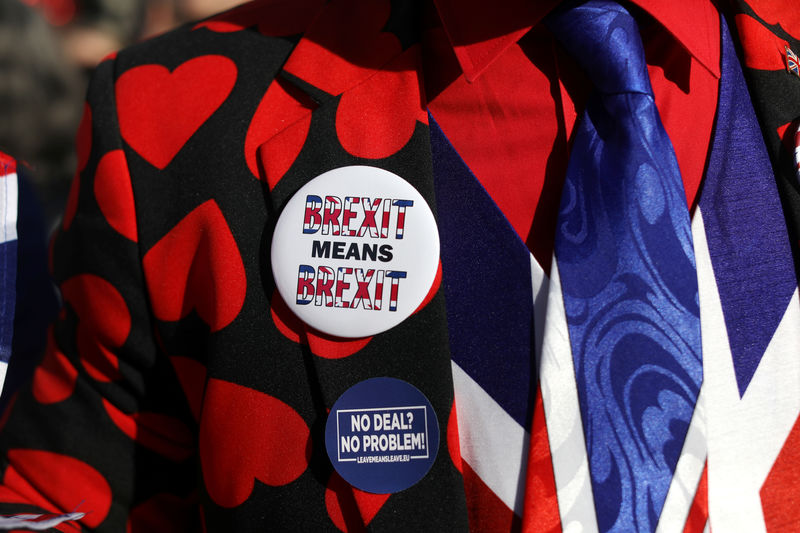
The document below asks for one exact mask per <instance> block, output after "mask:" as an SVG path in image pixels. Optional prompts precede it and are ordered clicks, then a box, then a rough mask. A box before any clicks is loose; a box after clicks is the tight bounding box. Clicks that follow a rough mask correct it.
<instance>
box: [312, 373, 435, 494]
mask: <svg viewBox="0 0 800 533" xmlns="http://www.w3.org/2000/svg"><path fill="white" fill-rule="evenodd" d="M325 449H326V451H327V452H328V457H329V458H330V460H331V464H332V465H333V467H334V468H335V469H336V471H337V472H338V473H339V475H341V476H342V477H343V478H344V479H345V480H346V481H347V482H348V483H350V484H351V485H353V486H354V487H357V488H359V489H361V490H364V491H367V492H372V493H375V494H389V493H392V492H399V491H401V490H405V489H407V488H409V487H411V486H412V485H414V484H415V483H417V482H418V481H420V480H421V479H422V478H424V477H425V476H426V475H427V473H428V471H429V470H430V469H431V466H433V463H434V461H435V460H436V455H437V453H438V450H439V421H438V419H437V417H436V412H435V411H434V409H433V407H432V406H431V403H430V402H429V401H428V398H426V397H425V395H424V394H422V392H420V390H419V389H417V388H416V387H414V386H413V385H411V384H409V383H407V382H405V381H403V380H400V379H395V378H390V377H379V378H371V379H367V380H365V381H362V382H360V383H357V384H355V385H353V386H352V387H350V388H349V389H347V390H346V391H345V392H344V394H342V395H341V396H340V397H339V399H338V400H336V402H335V403H334V404H333V407H332V408H331V412H330V414H329V415H328V420H327V422H326V424H325Z"/></svg>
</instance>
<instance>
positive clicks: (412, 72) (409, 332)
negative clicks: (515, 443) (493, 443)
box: [258, 0, 468, 531]
mask: <svg viewBox="0 0 800 533" xmlns="http://www.w3.org/2000/svg"><path fill="white" fill-rule="evenodd" d="M406 4H407V5H406ZM413 4H414V3H413V2H407V3H401V5H390V3H389V2H388V1H385V2H382V1H378V0H347V1H339V0H334V1H333V2H330V3H328V4H327V5H326V6H325V7H324V8H323V10H322V11H321V12H320V14H319V15H318V16H317V17H316V19H315V22H314V23H312V25H311V27H310V28H309V29H308V30H307V32H306V33H305V34H304V36H303V37H302V38H301V40H300V41H299V42H298V44H297V46H296V47H295V49H294V51H293V52H292V54H291V55H290V57H289V58H288V60H287V61H286V63H285V65H284V67H283V69H282V71H281V72H280V74H279V76H278V77H277V79H276V80H275V81H274V82H273V84H272V86H271V87H270V88H269V90H268V92H267V95H266V96H265V99H264V101H262V104H261V107H260V109H259V112H264V113H269V114H271V122H272V123H273V124H282V125H284V126H283V127H282V128H281V129H279V130H278V131H276V133H275V134H274V135H272V136H271V137H270V138H269V139H268V140H267V141H266V142H264V143H263V144H261V145H260V146H259V147H258V164H259V172H260V174H261V178H262V179H263V180H264V181H265V183H266V184H267V186H268V187H267V189H268V193H267V194H268V196H269V201H270V205H271V208H272V210H273V212H272V214H271V218H272V219H273V220H275V219H276V218H277V217H278V216H279V215H280V212H281V210H282V208H283V207H284V205H285V204H286V202H287V201H288V200H289V198H291V197H292V195H293V194H295V192H296V191H297V190H298V189H299V188H300V187H302V186H303V185H304V184H306V183H307V182H308V181H309V180H311V179H313V178H315V177H317V176H319V175H320V174H322V173H324V172H326V171H329V170H332V169H335V168H339V167H344V166H348V165H369V166H374V167H378V168H381V169H384V170H388V171H390V172H392V173H394V174H396V175H398V176H400V177H402V178H403V179H405V180H406V181H408V182H409V183H410V184H411V185H413V186H414V187H415V188H416V189H417V190H418V191H419V192H420V194H421V195H422V196H423V197H424V198H425V200H426V201H427V202H428V205H429V206H430V207H431V209H432V210H433V211H434V213H435V196H434V187H433V170H432V161H431V148H430V135H429V129H428V119H427V112H426V103H425V101H424V92H423V91H422V89H421V88H422V86H423V85H422V74H421V70H422V63H421V48H420V45H419V44H418V43H417V42H415V41H414V39H413V38H412V36H413V35H415V33H416V28H415V24H414V22H415V21H414V16H413V15H414V10H415V6H414V5H413ZM387 28H391V31H387ZM439 279H440V277H439V276H437V281H436V283H435V284H434V287H433V288H432V290H431V294H430V295H429V297H428V298H427V299H426V301H425V302H424V303H423V305H422V306H420V309H419V310H418V311H417V312H416V313H415V314H413V315H412V316H411V317H409V318H408V319H407V320H405V321H404V322H403V323H401V324H400V325H398V326H396V327H394V328H392V329H391V330H389V331H387V332H385V333H382V334H379V335H376V336H374V337H372V338H367V339H355V340H352V339H350V340H343V339H337V338H333V337H330V336H326V335H324V334H322V333H319V332H316V331H315V330H313V329H312V328H310V327H309V326H307V325H305V324H302V323H300V321H299V320H298V319H297V318H296V317H295V316H294V315H293V314H292V313H291V312H290V311H288V309H287V308H286V305H285V304H284V303H283V302H281V301H279V300H280V299H279V297H277V298H276V296H273V299H272V301H273V310H272V312H273V315H277V320H278V321H279V322H281V323H282V326H283V327H285V328H287V329H289V330H291V331H293V332H294V334H295V336H296V337H297V339H298V348H297V349H298V351H299V352H300V353H301V354H302V357H303V358H304V361H305V363H306V367H307V369H308V372H309V374H310V376H311V382H312V383H316V384H318V387H319V390H318V391H312V393H313V394H314V395H315V396H318V403H319V404H320V405H319V408H320V409H326V410H327V409H330V408H331V406H332V405H333V403H334V402H335V401H336V400H337V398H338V397H339V396H340V395H341V394H342V393H343V392H344V391H345V390H347V389H348V388H349V387H351V386H353V385H355V384H356V383H359V382H361V381H363V380H365V379H368V378H372V377H379V376H389V377H393V378H397V379H401V380H404V381H406V382H408V383H410V384H412V385H414V386H415V387H416V388H418V389H419V390H420V391H421V392H422V393H423V394H424V395H425V396H426V397H427V398H428V399H429V400H430V402H431V404H432V405H433V408H434V410H435V411H436V414H437V418H438V423H439V428H440V446H439V450H438V456H437V459H436V461H435V463H434V465H433V467H432V468H431V471H430V472H429V473H428V474H427V476H426V477H425V478H423V479H422V480H421V481H420V482H419V483H417V484H416V485H414V486H412V487H411V488H409V489H407V490H405V491H402V492H401V493H398V494H396V495H394V496H392V497H385V496H376V495H366V493H361V492H360V491H356V492H355V493H353V492H352V489H351V488H350V487H349V486H346V484H343V483H341V484H339V483H338V482H337V483H334V482H333V480H334V479H335V478H337V475H336V474H333V477H332V478H331V481H330V482H329V490H330V487H331V486H332V485H337V486H339V487H342V486H344V488H343V489H340V490H344V491H345V492H346V493H347V494H349V496H342V495H341V494H340V501H341V498H342V497H345V499H350V500H351V501H354V502H355V504H356V507H357V508H358V509H359V512H360V514H361V519H362V520H363V522H364V523H365V524H366V523H369V522H370V520H373V519H374V520H375V521H376V523H375V527H378V525H377V522H378V521H381V520H384V519H385V520H387V524H389V525H391V524H392V522H391V520H396V519H397V518H396V517H398V516H403V517H417V518H415V519H414V520H420V521H421V522H420V524H419V527H420V528H421V529H431V528H433V529H437V527H435V524H439V523H441V528H439V529H442V530H445V529H446V530H451V531H458V530H467V529H468V528H467V522H466V506H465V500H464V490H463V481H462V479H461V476H460V474H459V472H458V470H457V469H456V467H455V466H454V464H453V462H452V460H451V459H450V453H448V450H447V449H446V448H447V444H446V443H447V441H448V439H447V438H446V437H447V434H448V431H447V430H448V422H450V418H451V416H450V415H451V410H452V408H453V384H452V373H451V366H450V352H449V347H448V332H447V324H446V313H445V304H444V297H443V294H442V291H440V290H439ZM276 294H277V293H276ZM322 418H324V417H322ZM314 441H315V443H316V444H317V446H321V445H322V443H323V442H324V440H323V437H322V435H321V433H319V432H318V433H317V434H316V435H315V436H314ZM387 498H388V499H387ZM353 499H354V500H353ZM382 506H388V507H389V508H391V512H386V513H377V514H376V512H377V509H378V508H381V507H382ZM369 509H372V511H370V510H369ZM391 515H394V518H392V516H391ZM373 517H375V518H373ZM381 517H383V518H381Z"/></svg>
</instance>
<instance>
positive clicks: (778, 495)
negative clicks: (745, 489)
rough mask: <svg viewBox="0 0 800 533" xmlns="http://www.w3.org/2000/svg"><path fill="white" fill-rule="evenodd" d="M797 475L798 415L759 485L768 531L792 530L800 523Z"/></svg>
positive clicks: (799, 465) (799, 466) (799, 451)
mask: <svg viewBox="0 0 800 533" xmlns="http://www.w3.org/2000/svg"><path fill="white" fill-rule="evenodd" d="M798 476H800V418H798V419H797V421H795V423H794V427H792V431H791V432H790V433H789V436H788V437H787V438H786V442H784V443H783V448H782V449H781V452H780V453H779V454H778V458H777V459H776V460H775V464H773V465H772V470H770V472H769V475H768V476H767V479H766V481H764V484H763V485H762V486H761V507H762V508H763V510H764V523H765V524H766V526H767V531H795V530H796V528H797V525H798V524H800V506H798V505H797V495H798V488H797V480H798Z"/></svg>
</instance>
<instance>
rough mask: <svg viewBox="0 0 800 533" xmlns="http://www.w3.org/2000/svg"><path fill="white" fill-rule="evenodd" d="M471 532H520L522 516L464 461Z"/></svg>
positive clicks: (465, 487)
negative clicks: (503, 500)
mask: <svg viewBox="0 0 800 533" xmlns="http://www.w3.org/2000/svg"><path fill="white" fill-rule="evenodd" d="M461 464H462V465H463V472H462V473H463V475H464V489H465V492H466V495H467V516H468V517H469V530H470V533H484V532H485V533H496V532H498V531H504V532H505V531H509V532H519V531H520V530H521V525H522V524H521V521H520V518H519V517H518V516H517V515H515V514H514V511H512V510H511V509H509V508H508V507H506V504H504V503H503V502H502V501H501V500H500V498H498V497H497V495H496V494H495V493H494V492H492V489H490V488H489V487H488V486H486V484H485V483H484V482H483V480H481V478H480V477H478V474H476V473H475V471H474V470H472V468H470V466H469V463H467V462H466V461H462V462H461Z"/></svg>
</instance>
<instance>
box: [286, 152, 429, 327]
mask: <svg viewBox="0 0 800 533" xmlns="http://www.w3.org/2000/svg"><path fill="white" fill-rule="evenodd" d="M271 262H272V273H273V276H274V278H275V284H276V285H277V288H278V292H279V293H280V295H281V297H282V298H283V299H284V301H285V302H286V303H287V305H288V306H289V308H290V309H292V311H293V312H294V313H295V314H296V315H297V316H298V317H300V319H301V320H303V321H304V322H306V323H307V324H308V325H310V326H311V327H313V328H315V329H317V330H319V331H321V332H323V333H327V334H330V335H335V336H338V337H346V338H355V337H366V336H370V335H374V334H377V333H381V332H383V331H386V330H388V329H390V328H392V327H394V326H396V325H397V324H399V323H400V322H402V321H403V320H405V319H406V318H408V317H409V316H410V315H411V314H412V313H413V312H414V311H415V310H416V309H417V307H419V305H420V304H421V303H422V301H423V300H424V299H425V296H426V295H427V294H428V291H429V290H430V288H431V286H432V285H433V281H434V279H435V277H436V271H437V269H438V265H439V233H438V230H437V227H436V221H435V219H434V217H433V213H432V212H431V210H430V207H429V206H428V204H427V202H426V201H425V199H424V198H423V197H422V195H420V194H419V192H418V191H417V190H416V189H415V188H414V187H413V186H412V185H411V184H409V183H408V182H407V181H405V180H404V179H402V178H401V177H399V176H397V175H396V174H393V173H391V172H389V171H386V170H383V169H380V168H376V167H370V166H348V167H341V168H337V169H334V170H330V171H328V172H325V173H324V174H321V175H320V176H317V177H316V178H314V179H312V180H311V181H309V182H308V183H307V184H306V185H304V186H303V187H302V188H300V190H299V191H297V193H295V195H294V196H293V197H292V198H291V199H290V200H289V201H288V202H287V204H286V206H285V208H284V210H283V212H282V213H281V215H280V217H279V219H278V222H277V224H276V226H275V233H274V234H273V237H272V247H271Z"/></svg>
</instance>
